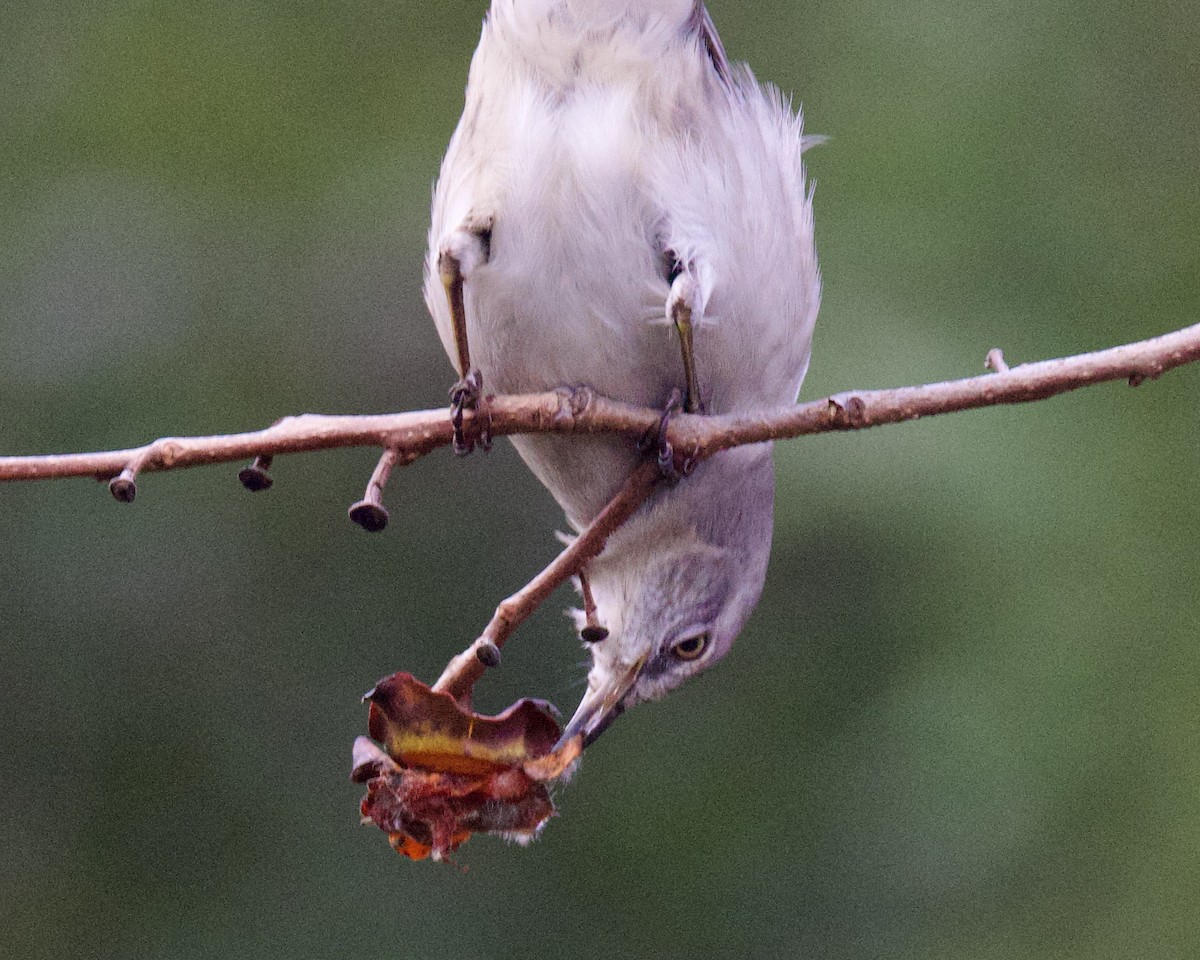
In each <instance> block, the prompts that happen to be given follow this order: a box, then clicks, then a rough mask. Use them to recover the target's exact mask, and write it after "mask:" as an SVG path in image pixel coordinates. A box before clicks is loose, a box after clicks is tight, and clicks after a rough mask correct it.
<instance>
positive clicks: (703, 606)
mask: <svg viewBox="0 0 1200 960" xmlns="http://www.w3.org/2000/svg"><path fill="white" fill-rule="evenodd" d="M773 505H774V475H773V469H772V464H771V454H770V449H769V448H767V447H762V446H760V447H752V448H751V447H743V448H740V449H737V450H731V451H727V452H725V453H722V454H718V455H717V456H716V457H713V458H712V459H711V460H708V461H706V462H705V463H703V464H701V465H700V467H699V468H698V469H697V470H696V472H695V473H694V474H693V475H692V476H691V477H688V478H686V479H685V480H683V481H682V482H681V483H680V484H679V485H678V486H676V487H673V488H670V489H667V490H664V491H663V492H661V493H659V494H657V495H656V496H655V498H654V499H652V500H651V501H650V502H649V503H647V504H646V506H645V507H643V508H642V510H641V511H639V512H638V513H637V514H635V515H634V517H633V518H631V520H630V521H629V522H628V523H627V524H626V525H625V526H623V527H622V528H621V529H620V530H619V531H617V533H615V534H614V535H613V537H612V538H611V539H610V540H609V544H608V547H607V548H606V550H605V552H604V554H603V555H602V556H601V557H599V558H598V559H597V560H595V561H593V562H592V564H591V565H590V566H589V567H588V574H587V575H588V581H589V583H590V586H591V591H592V595H593V597H594V598H595V602H596V612H597V619H598V621H599V623H600V624H601V625H602V626H603V627H604V628H605V629H606V630H607V631H608V634H607V636H605V637H604V638H603V639H602V640H599V641H597V642H593V643H591V644H589V645H588V646H589V649H590V651H591V655H592V667H591V670H590V671H589V673H588V689H587V692H586V693H585V694H584V697H583V701H582V702H581V703H580V705H579V708H578V710H576V712H575V715H574V716H573V717H572V719H571V721H570V723H569V724H568V725H567V729H566V731H565V732H564V734H563V736H564V739H566V738H569V737H572V736H575V735H576V734H581V735H582V736H583V738H584V744H585V745H587V744H590V743H591V742H592V741H593V740H595V739H596V738H597V737H598V736H599V735H600V734H601V733H602V732H603V731H604V730H605V729H606V728H607V727H608V725H609V724H611V723H612V722H613V720H615V719H616V718H617V717H618V716H620V715H621V713H623V712H624V711H625V710H626V709H628V708H629V707H631V706H633V705H634V704H637V703H641V702H642V701H643V700H657V699H659V698H660V697H663V696H665V695H666V694H667V693H669V692H670V691H671V690H673V689H675V688H676V687H678V686H679V685H680V684H681V683H683V682H684V681H685V680H687V679H688V678H689V677H693V676H695V675H696V674H698V673H701V672H703V671H704V670H707V669H708V668H709V667H711V666H714V665H715V664H716V663H718V662H719V661H720V660H721V659H722V658H723V657H724V656H725V655H726V654H727V653H728V652H729V650H730V648H731V647H732V646H733V641H734V640H735V639H737V636H738V634H739V633H740V632H741V630H742V627H743V626H744V625H745V623H746V620H747V619H748V618H749V616H750V613H751V611H752V610H753V609H754V606H755V604H756V603H757V602H758V598H759V595H760V594H761V593H762V587H763V581H764V579H765V578H766V570H767V558H768V555H769V553H770V549H771V519H772V513H773ZM576 615H577V621H578V622H579V626H580V627H582V626H583V615H582V614H581V613H578V612H577V614H576Z"/></svg>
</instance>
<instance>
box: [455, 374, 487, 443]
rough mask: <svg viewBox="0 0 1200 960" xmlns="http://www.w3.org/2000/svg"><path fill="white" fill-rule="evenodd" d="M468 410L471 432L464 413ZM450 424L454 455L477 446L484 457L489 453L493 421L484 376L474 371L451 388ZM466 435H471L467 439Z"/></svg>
mask: <svg viewBox="0 0 1200 960" xmlns="http://www.w3.org/2000/svg"><path fill="white" fill-rule="evenodd" d="M468 410H470V411H471V412H472V413H473V414H474V416H473V417H472V418H471V421H472V427H473V429H470V430H469V429H468V424H467V420H466V411H468ZM450 421H451V423H453V424H454V441H453V445H454V452H455V453H456V454H457V455H458V456H460V457H462V456H466V455H467V454H468V453H470V452H471V451H472V450H474V449H475V444H476V443H478V444H479V447H480V449H481V450H483V452H484V453H487V452H488V451H489V450H491V449H492V418H491V409H490V403H489V402H488V398H487V396H486V395H485V394H484V392H483V374H481V373H480V372H479V369H478V368H477V367H473V368H471V369H470V370H468V371H467V374H466V376H464V377H463V378H462V379H460V380H459V381H458V382H457V383H455V384H454V386H452V387H451V388H450ZM468 433H470V434H472V435H471V436H468Z"/></svg>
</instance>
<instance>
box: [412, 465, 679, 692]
mask: <svg viewBox="0 0 1200 960" xmlns="http://www.w3.org/2000/svg"><path fill="white" fill-rule="evenodd" d="M659 477H660V471H659V468H658V464H656V463H652V462H645V463H641V464H639V465H638V466H637V467H636V468H635V469H634V471H633V472H632V473H631V474H630V475H629V479H628V480H626V481H625V486H623V487H622V488H621V489H620V491H618V493H617V495H616V496H614V497H613V498H612V499H611V500H610V501H609V502H608V503H607V504H606V505H605V507H604V509H603V510H601V511H600V513H598V514H597V515H596V519H595V520H593V521H592V522H591V523H590V524H589V525H588V527H587V529H586V530H584V531H583V533H581V534H580V535H579V536H578V537H576V538H575V539H574V540H572V541H571V543H570V545H569V546H568V547H567V548H566V549H565V550H563V552H562V553H560V554H559V555H558V556H557V557H555V558H554V560H553V561H552V562H551V563H550V565H549V566H547V567H546V568H545V569H544V570H543V571H542V572H541V573H539V574H538V575H537V576H536V577H534V578H533V579H532V580H530V581H529V583H527V584H526V585H525V586H524V587H522V588H521V589H520V590H518V591H517V592H516V593H514V594H513V595H512V596H511V597H509V598H508V599H506V600H502V601H501V602H500V605H499V606H498V607H496V612H495V614H493V615H492V619H491V621H490V622H489V623H488V625H487V626H486V627H485V628H484V630H483V633H481V634H480V635H479V638H478V639H477V640H476V641H475V642H474V643H472V644H471V645H470V646H469V647H467V649H466V650H464V651H463V652H462V653H460V654H459V655H458V656H457V657H455V658H454V659H452V660H451V661H450V662H449V663H448V664H447V665H446V669H445V670H444V671H442V675H441V677H439V678H438V681H437V683H435V684H434V685H433V689H434V690H441V691H445V692H447V693H449V694H450V695H451V696H453V697H455V698H456V699H460V700H466V699H468V698H469V697H470V695H471V688H472V687H473V686H474V685H475V681H477V680H478V679H479V678H480V677H481V676H483V673H484V671H485V670H486V669H487V667H489V666H496V665H497V664H498V663H499V656H498V652H499V649H500V648H501V647H503V646H504V644H505V643H506V642H507V641H508V638H509V637H511V636H512V634H513V631H514V630H516V629H517V627H519V626H520V625H521V624H522V623H524V622H525V621H526V620H527V619H528V618H529V616H530V614H532V613H533V612H534V611H535V610H536V609H537V608H538V607H540V606H541V605H542V603H543V602H545V600H546V599H547V598H548V597H549V596H550V594H552V593H553V592H554V591H555V590H556V589H558V587H559V586H560V585H561V584H563V583H565V582H566V581H567V580H568V579H569V578H570V577H572V576H575V575H576V574H578V573H579V572H580V571H581V570H583V568H584V566H585V565H586V564H587V562H588V561H589V560H592V559H594V558H596V557H598V556H599V555H600V554H601V553H602V552H603V550H604V545H605V544H606V543H608V538H609V537H610V536H612V534H613V532H614V531H615V530H617V529H618V528H619V527H620V526H621V525H622V524H623V523H624V522H625V521H626V520H628V519H629V517H630V516H631V515H632V514H633V513H634V511H636V510H637V508H638V507H640V506H641V505H642V504H643V503H644V502H645V501H646V498H647V497H649V496H650V493H651V491H652V490H653V489H654V484H655V482H656V481H657V480H658V479H659Z"/></svg>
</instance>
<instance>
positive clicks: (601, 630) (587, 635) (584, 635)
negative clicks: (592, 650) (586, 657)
mask: <svg viewBox="0 0 1200 960" xmlns="http://www.w3.org/2000/svg"><path fill="white" fill-rule="evenodd" d="M579 639H580V640H582V641H583V642H584V643H599V642H600V641H601V640H607V639H608V628H607V627H596V626H587V627H584V628H583V629H582V630H580V631H579Z"/></svg>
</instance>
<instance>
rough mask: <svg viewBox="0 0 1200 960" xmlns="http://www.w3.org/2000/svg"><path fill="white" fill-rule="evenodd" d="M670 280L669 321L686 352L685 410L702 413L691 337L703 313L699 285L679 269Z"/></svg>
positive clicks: (684, 363) (687, 273) (683, 269)
mask: <svg viewBox="0 0 1200 960" xmlns="http://www.w3.org/2000/svg"><path fill="white" fill-rule="evenodd" d="M670 279H671V293H670V295H669V296H668V297H667V319H668V320H670V321H671V323H672V324H674V326H675V329H676V330H677V331H678V332H679V345H680V348H681V349H682V351H683V377H684V386H685V388H686V393H685V394H684V400H683V410H684V412H685V413H700V412H702V411H703V409H704V406H703V404H702V402H701V400H700V382H699V379H698V378H697V376H696V350H695V346H694V342H693V338H692V333H693V330H694V328H695V324H696V323H697V322H699V320H700V318H701V317H702V316H703V314H704V307H703V304H702V301H701V295H700V284H699V283H698V282H697V280H696V277H695V275H694V274H693V273H692V271H691V270H690V269H689V268H682V267H676V268H675V269H674V270H672V276H671V278H670Z"/></svg>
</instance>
